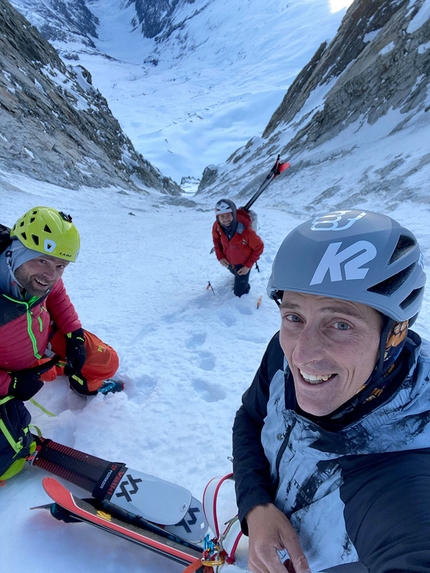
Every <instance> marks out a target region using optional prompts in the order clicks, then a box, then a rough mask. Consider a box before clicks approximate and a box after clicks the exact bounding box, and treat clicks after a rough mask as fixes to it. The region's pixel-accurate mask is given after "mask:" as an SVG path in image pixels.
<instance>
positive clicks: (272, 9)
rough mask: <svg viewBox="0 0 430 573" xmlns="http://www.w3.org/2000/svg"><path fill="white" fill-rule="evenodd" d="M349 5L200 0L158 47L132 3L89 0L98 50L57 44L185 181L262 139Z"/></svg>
mask: <svg viewBox="0 0 430 573" xmlns="http://www.w3.org/2000/svg"><path fill="white" fill-rule="evenodd" d="M349 4H351V0H349V1H346V0H344V1H332V2H330V1H329V0H302V1H301V2H286V1H285V0H258V1H257V0H253V2H246V3H244V2H232V1H231V0H216V1H215V2H207V0H196V1H195V2H193V3H191V4H184V6H182V8H181V9H178V11H177V12H176V13H175V21H174V24H179V23H180V22H182V21H185V23H184V25H181V26H179V27H178V29H177V30H175V32H174V33H173V34H172V35H171V36H170V37H169V38H168V39H164V40H163V41H162V42H160V43H159V44H156V43H155V42H154V40H148V39H146V38H144V37H143V36H142V34H141V32H140V30H139V28H135V29H133V30H132V27H131V24H130V21H131V19H132V17H133V6H132V5H129V6H128V7H127V6H126V5H125V3H121V2H119V1H118V0H93V1H92V2H91V3H90V4H89V5H88V7H89V8H90V10H91V11H92V12H93V13H94V14H95V15H96V16H97V17H98V18H99V19H100V26H99V28H98V34H99V39H97V40H96V39H94V42H95V44H96V46H97V48H98V50H99V53H94V50H91V49H89V48H86V47H83V46H81V45H79V46H77V45H76V46H74V45H72V44H70V43H68V44H61V43H59V42H56V43H54V45H55V47H56V48H57V49H58V50H59V51H60V54H61V53H68V54H70V53H71V52H73V51H75V53H77V54H79V62H76V63H80V64H82V65H83V66H85V67H86V68H87V69H88V70H89V71H90V72H91V74H92V76H93V83H94V85H95V86H96V87H97V88H99V89H100V91H101V93H102V94H103V96H104V97H106V99H107V100H108V102H109V106H110V108H111V110H112V113H113V114H114V116H115V117H116V118H117V119H118V121H119V122H120V124H121V126H122V128H123V129H124V131H125V133H126V134H127V135H128V136H129V137H130V139H131V140H132V142H133V144H134V146H135V148H136V149H137V150H138V151H139V152H140V153H142V155H143V156H144V157H145V158H146V159H148V160H149V161H150V162H151V163H153V164H154V165H156V166H157V167H158V168H159V169H160V170H161V171H162V173H163V174H166V175H168V176H170V177H172V178H173V179H174V180H175V181H177V182H178V183H179V182H180V180H181V178H182V176H194V177H200V176H201V174H202V172H203V169H204V168H205V167H206V166H207V165H210V164H218V163H222V162H224V161H225V160H226V159H227V157H229V155H231V153H233V152H234V151H236V150H237V149H238V148H239V147H241V146H242V145H245V143H246V142H247V141H248V140H249V139H250V138H251V137H253V136H255V135H259V134H261V133H262V132H263V130H264V128H265V127H266V125H267V123H268V121H269V119H270V117H271V116H272V114H273V112H274V111H275V109H276V108H277V107H278V105H279V104H280V103H281V101H282V98H283V97H284V95H285V93H286V92H287V90H288V87H289V86H290V84H291V83H292V81H293V80H294V79H295V77H296V75H297V74H298V73H299V72H300V70H301V69H302V67H303V66H304V65H305V64H307V63H308V61H309V60H310V58H311V57H312V56H313V55H314V53H315V51H316V49H317V48H318V47H319V46H320V44H321V43H322V42H323V41H325V40H330V39H332V38H333V37H334V35H335V33H336V31H337V28H338V26H339V24H340V22H341V19H342V17H343V15H344V14H345V11H346V7H347V6H348V5H349ZM199 11H200V12H199ZM27 16H28V14H27ZM101 54H107V55H109V56H110V58H109V59H108V58H106V57H105V56H104V55H101ZM112 58H113V59H112ZM155 60H156V62H157V65H153V64H151V63H150V62H151V61H155ZM145 62H146V63H145Z"/></svg>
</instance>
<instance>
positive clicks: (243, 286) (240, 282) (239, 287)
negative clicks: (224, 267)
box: [228, 265, 251, 296]
mask: <svg viewBox="0 0 430 573" xmlns="http://www.w3.org/2000/svg"><path fill="white" fill-rule="evenodd" d="M242 267H243V265H229V266H228V270H229V271H230V272H231V273H232V274H233V275H234V287H233V292H234V294H235V295H236V296H242V295H243V294H247V293H248V292H249V289H250V288H251V286H250V284H249V275H250V274H251V271H249V273H247V274H246V275H238V274H237V271H238V270H239V269H241V268H242Z"/></svg>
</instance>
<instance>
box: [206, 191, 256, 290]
mask: <svg viewBox="0 0 430 573" xmlns="http://www.w3.org/2000/svg"><path fill="white" fill-rule="evenodd" d="M215 216H216V221H215V223H214V224H213V227H212V238H213V242H214V247H215V254H216V256H217V259H218V260H219V262H220V263H221V264H222V266H223V267H227V268H228V270H229V271H230V272H231V273H232V274H234V287H233V292H234V294H235V295H236V296H239V297H240V296H242V295H243V294H247V293H248V292H249V289H250V288H251V287H250V284H249V273H250V271H251V268H252V266H253V264H254V263H256V262H257V261H258V259H259V258H260V255H261V253H262V252H263V249H264V243H263V241H262V240H261V238H260V237H259V236H258V235H257V233H256V232H255V231H254V230H253V229H252V227H251V217H250V216H249V214H248V213H247V212H246V211H244V210H243V209H236V205H235V204H234V203H233V201H231V200H230V199H221V200H220V201H218V203H217V204H216V205H215Z"/></svg>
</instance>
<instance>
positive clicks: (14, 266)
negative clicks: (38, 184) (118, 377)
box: [0, 207, 123, 478]
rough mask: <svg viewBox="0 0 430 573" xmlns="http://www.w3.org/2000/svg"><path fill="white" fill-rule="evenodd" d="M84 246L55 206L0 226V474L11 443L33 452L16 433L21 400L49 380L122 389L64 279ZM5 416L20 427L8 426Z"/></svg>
mask: <svg viewBox="0 0 430 573" xmlns="http://www.w3.org/2000/svg"><path fill="white" fill-rule="evenodd" d="M79 247H80V238H79V232H78V230H77V229H76V227H75V225H74V224H73V222H72V218H71V217H70V215H65V214H64V213H62V212H59V211H56V210H55V209H52V208H49V207H35V208H34V209H31V210H30V211H28V212H27V213H25V214H24V215H23V216H22V217H21V218H20V219H18V221H17V222H16V224H15V225H14V226H13V228H12V230H9V229H7V228H6V227H3V229H2V230H0V251H1V253H0V478H1V477H2V474H4V470H5V468H7V467H8V465H7V464H8V461H9V463H10V456H11V454H13V453H14V452H13V450H15V456H14V457H19V458H22V457H24V456H25V455H26V453H28V452H26V451H25V449H26V448H25V447H24V448H23V449H21V448H20V446H19V445H18V442H19V440H13V439H12V436H13V434H14V431H16V430H17V428H19V429H21V428H25V427H26V426H28V423H29V414H28V411H27V410H26V408H25V407H24V405H23V404H22V401H25V400H29V399H30V398H32V397H33V396H34V395H35V394H36V393H37V392H38V391H39V390H40V389H41V388H42V386H43V383H44V382H45V381H51V380H53V379H55V378H56V377H57V376H58V375H63V374H65V375H66V376H68V378H69V382H70V386H71V387H72V388H73V389H74V390H75V391H76V392H78V393H79V394H83V395H92V394H97V393H98V392H101V393H103V394H106V393H108V392H118V391H120V390H122V387H123V386H122V384H121V383H119V382H117V381H113V380H109V379H110V378H111V377H112V376H113V375H114V374H115V372H116V371H117V369H118V364H119V361H118V355H117V353H116V352H115V350H114V349H113V348H111V347H110V346H108V345H107V344H105V343H104V342H102V341H101V340H100V339H99V338H97V337H96V336H95V335H94V334H91V333H90V332H88V331H85V330H84V329H83V328H82V324H81V322H80V320H79V317H78V315H77V313H76V310H75V308H74V306H73V304H72V302H71V301H70V298H69V296H68V294H67V292H66V289H65V287H64V284H63V280H62V275H63V272H64V269H65V268H66V266H67V265H68V264H69V263H70V262H75V261H76V258H77V256H78V253H79ZM5 420H12V424H15V422H16V424H15V427H14V428H7V427H5V424H4V421H5ZM26 434H28V442H29V444H28V445H30V443H31V436H30V434H29V433H28V432H26ZM21 438H23V436H21ZM23 443H24V444H25V439H24V438H23V439H21V441H20V442H19V444H20V445H21V446H22V445H23ZM17 449H18V451H17ZM23 450H24V451H23Z"/></svg>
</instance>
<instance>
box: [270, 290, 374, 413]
mask: <svg viewBox="0 0 430 573" xmlns="http://www.w3.org/2000/svg"><path fill="white" fill-rule="evenodd" d="M281 319H282V324H281V334H280V341H281V346H282V349H283V351H284V354H285V356H286V358H287V360H288V364H289V367H290V369H291V372H292V375H293V380H294V387H295V390H296V396H297V401H298V404H299V406H300V407H301V408H302V410H304V411H305V412H308V413H309V414H313V415H315V416H325V415H327V414H330V413H331V412H333V411H334V410H336V409H337V408H339V406H341V405H342V404H344V403H345V402H347V401H348V400H349V399H350V398H352V397H353V396H354V395H355V394H356V393H357V392H358V391H359V390H360V389H361V388H362V386H363V384H364V383H365V382H366V381H367V379H368V378H369V376H370V375H371V373H372V371H373V369H374V367H375V364H376V361H377V359H378V354H379V340H380V335H381V329H382V316H381V315H380V314H379V313H378V312H377V311H376V310H374V309H373V308H371V307H369V306H366V305H364V304H360V303H354V302H349V301H345V300H337V299H334V298H328V297H322V296H316V295H310V294H300V293H296V292H288V291H287V292H284V295H283V297H282V304H281Z"/></svg>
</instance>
